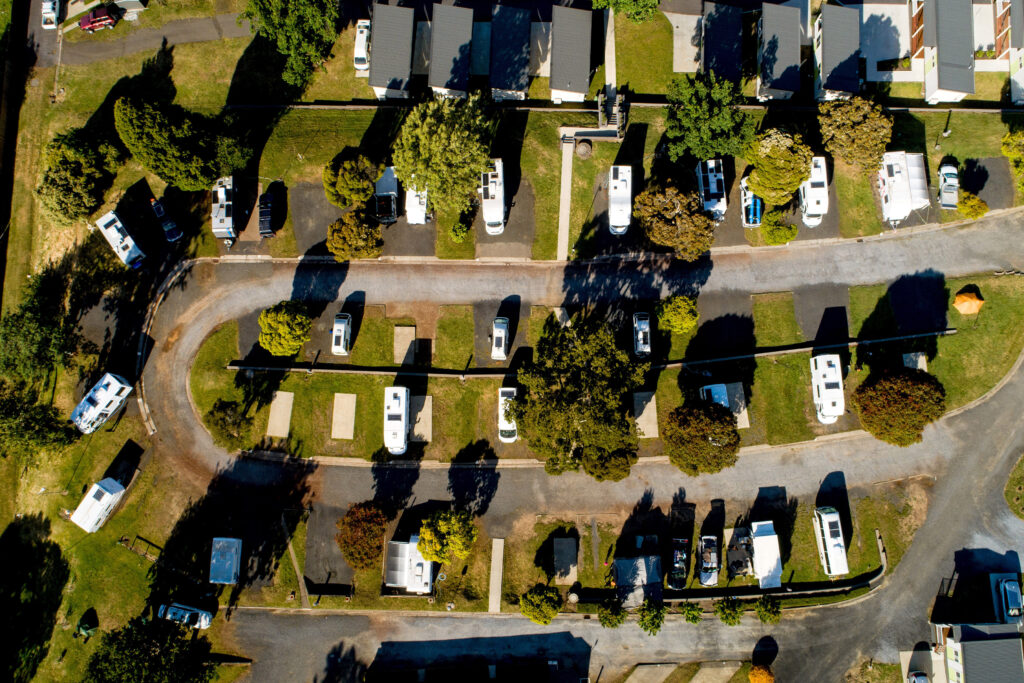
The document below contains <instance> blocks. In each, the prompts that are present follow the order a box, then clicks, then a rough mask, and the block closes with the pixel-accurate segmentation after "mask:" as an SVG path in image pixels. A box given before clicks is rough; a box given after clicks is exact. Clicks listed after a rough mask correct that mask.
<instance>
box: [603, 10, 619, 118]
mask: <svg viewBox="0 0 1024 683" xmlns="http://www.w3.org/2000/svg"><path fill="white" fill-rule="evenodd" d="M617 85H618V81H617V80H616V78H615V12H614V11H612V10H610V9H606V10H605V11H604V86H605V95H607V96H608V100H609V101H611V102H614V101H615V88H616V86H617Z"/></svg>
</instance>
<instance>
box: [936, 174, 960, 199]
mask: <svg viewBox="0 0 1024 683" xmlns="http://www.w3.org/2000/svg"><path fill="white" fill-rule="evenodd" d="M959 203H960V174H959V173H958V172H957V170H956V166H954V165H953V164H943V165H942V166H940V167H939V206H940V207H942V208H943V209H949V210H956V207H957V205H958V204H959Z"/></svg>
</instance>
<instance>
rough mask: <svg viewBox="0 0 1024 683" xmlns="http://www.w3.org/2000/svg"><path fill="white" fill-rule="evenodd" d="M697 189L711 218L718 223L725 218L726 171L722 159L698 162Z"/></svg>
mask: <svg viewBox="0 0 1024 683" xmlns="http://www.w3.org/2000/svg"><path fill="white" fill-rule="evenodd" d="M697 189H698V190H699V191H700V198H701V201H703V202H704V210H705V211H707V212H708V213H709V214H711V218H713V219H714V221H715V222H716V223H721V222H722V221H723V220H725V210H726V208H727V206H726V199H725V173H724V172H723V171H722V160H721V159H708V160H707V161H702V162H700V163H699V164H697Z"/></svg>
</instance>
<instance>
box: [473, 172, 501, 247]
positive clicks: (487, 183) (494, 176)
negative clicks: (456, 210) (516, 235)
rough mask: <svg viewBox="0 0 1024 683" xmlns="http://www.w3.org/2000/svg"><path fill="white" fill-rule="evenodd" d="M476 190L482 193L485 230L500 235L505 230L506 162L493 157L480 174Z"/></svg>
mask: <svg viewBox="0 0 1024 683" xmlns="http://www.w3.org/2000/svg"><path fill="white" fill-rule="evenodd" d="M476 191H477V194H479V195H480V213H482V214H483V219H484V230H485V231H486V232H487V234H488V235H500V234H501V233H502V232H504V231H505V164H504V163H502V161H501V159H491V161H490V163H489V164H488V165H487V170H486V171H484V172H483V173H482V174H481V175H480V187H478V188H477V189H476Z"/></svg>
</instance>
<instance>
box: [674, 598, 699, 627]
mask: <svg viewBox="0 0 1024 683" xmlns="http://www.w3.org/2000/svg"><path fill="white" fill-rule="evenodd" d="M679 609H680V611H681V612H682V614H683V619H685V620H686V623H688V624H699V623H700V622H702V621H703V620H704V610H703V609H701V607H700V605H698V604H697V603H695V602H690V601H689V600H687V601H686V602H684V603H683V604H681V605H679Z"/></svg>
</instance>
